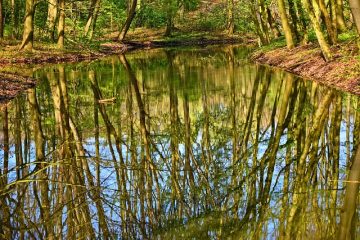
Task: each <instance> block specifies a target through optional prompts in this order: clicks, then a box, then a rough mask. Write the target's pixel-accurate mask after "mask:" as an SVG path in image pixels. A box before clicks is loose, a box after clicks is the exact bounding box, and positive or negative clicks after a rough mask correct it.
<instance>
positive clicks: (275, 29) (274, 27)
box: [266, 7, 281, 38]
mask: <svg viewBox="0 0 360 240" xmlns="http://www.w3.org/2000/svg"><path fill="white" fill-rule="evenodd" d="M266 13H267V20H268V23H269V26H270V28H271V31H272V33H273V35H274V38H278V37H280V35H281V33H280V30H279V27H278V25H277V23H276V20H275V19H274V17H273V15H272V13H271V10H270V8H269V7H267V8H266Z"/></svg>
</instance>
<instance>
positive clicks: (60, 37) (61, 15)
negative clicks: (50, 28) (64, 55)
mask: <svg viewBox="0 0 360 240" xmlns="http://www.w3.org/2000/svg"><path fill="white" fill-rule="evenodd" d="M59 8H60V9H59V12H60V13H59V25H58V42H57V45H58V48H60V49H63V48H64V41H65V0H59Z"/></svg>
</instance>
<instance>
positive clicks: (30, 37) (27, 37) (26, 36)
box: [20, 0, 35, 51]
mask: <svg viewBox="0 0 360 240" xmlns="http://www.w3.org/2000/svg"><path fill="white" fill-rule="evenodd" d="M34 15H35V2H34V0H26V9H25V21H24V33H23V39H22V43H21V46H20V50H26V51H32V50H33V42H34Z"/></svg>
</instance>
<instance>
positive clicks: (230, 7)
mask: <svg viewBox="0 0 360 240" xmlns="http://www.w3.org/2000/svg"><path fill="white" fill-rule="evenodd" d="M234 8H235V3H234V0H228V7H227V11H228V13H227V14H228V16H227V20H228V24H227V28H228V34H230V35H231V34H233V33H234V30H235V19H234Z"/></svg>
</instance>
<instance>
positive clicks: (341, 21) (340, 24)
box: [335, 0, 347, 32]
mask: <svg viewBox="0 0 360 240" xmlns="http://www.w3.org/2000/svg"><path fill="white" fill-rule="evenodd" d="M335 3H336V25H337V28H338V29H339V30H340V31H342V32H344V31H346V29H347V28H346V23H345V18H344V3H343V0H336V2H335Z"/></svg>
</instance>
